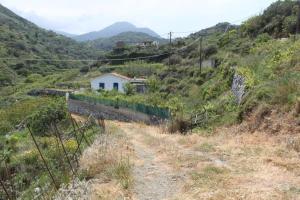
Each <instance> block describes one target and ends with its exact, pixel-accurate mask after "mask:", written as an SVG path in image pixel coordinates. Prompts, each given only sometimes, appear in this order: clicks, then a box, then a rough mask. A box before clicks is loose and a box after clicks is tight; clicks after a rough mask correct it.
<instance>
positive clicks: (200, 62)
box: [199, 36, 203, 74]
mask: <svg viewBox="0 0 300 200" xmlns="http://www.w3.org/2000/svg"><path fill="white" fill-rule="evenodd" d="M202 43H203V37H202V36H200V42H199V68H200V74H201V73H202V62H203V61H202V57H203V56H202V48H203V47H202Z"/></svg>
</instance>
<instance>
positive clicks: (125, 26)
mask: <svg viewBox="0 0 300 200" xmlns="http://www.w3.org/2000/svg"><path fill="white" fill-rule="evenodd" d="M124 32H141V33H146V34H148V35H150V36H152V37H157V38H160V36H159V35H158V34H157V33H155V32H154V31H152V30H151V29H149V28H138V27H136V26H135V25H133V24H132V23H129V22H126V21H120V22H115V23H113V24H112V25H110V26H108V27H106V28H104V29H102V30H100V31H94V32H90V33H86V34H83V35H79V36H75V37H74V39H75V40H77V41H82V42H83V41H91V40H96V39H100V38H110V37H113V36H116V35H119V34H120V33H124Z"/></svg>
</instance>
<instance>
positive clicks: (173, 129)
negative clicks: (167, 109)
mask: <svg viewBox="0 0 300 200" xmlns="http://www.w3.org/2000/svg"><path fill="white" fill-rule="evenodd" d="M190 128H191V122H190V121H189V120H186V119H184V118H182V117H177V118H175V120H172V121H171V122H170V123H169V125H168V132H169V133H181V134H186V133H187V132H188V130H189V129H190Z"/></svg>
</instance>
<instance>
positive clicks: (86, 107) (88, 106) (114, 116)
mask: <svg viewBox="0 0 300 200" xmlns="http://www.w3.org/2000/svg"><path fill="white" fill-rule="evenodd" d="M68 110H69V111H70V112H72V113H75V114H79V115H86V116H88V115H90V114H93V115H94V116H95V117H96V118H98V119H101V118H103V119H107V120H117V121H123V122H143V123H146V124H159V123H161V122H162V121H163V120H161V119H159V118H157V117H156V116H149V115H146V114H144V113H140V112H135V111H132V110H129V109H125V108H114V107H111V106H104V105H102V104H93V103H86V102H83V101H78V100H72V99H69V100H68Z"/></svg>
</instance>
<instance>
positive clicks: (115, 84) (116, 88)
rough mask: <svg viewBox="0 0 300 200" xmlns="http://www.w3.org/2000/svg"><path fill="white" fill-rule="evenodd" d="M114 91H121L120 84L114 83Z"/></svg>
mask: <svg viewBox="0 0 300 200" xmlns="http://www.w3.org/2000/svg"><path fill="white" fill-rule="evenodd" d="M114 90H117V91H119V83H114Z"/></svg>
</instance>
